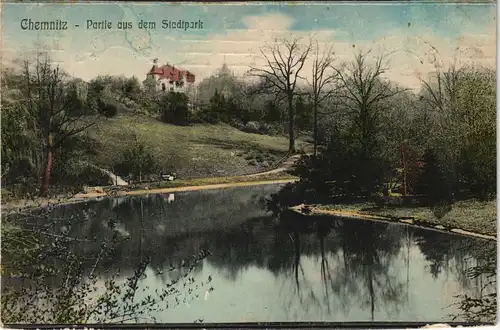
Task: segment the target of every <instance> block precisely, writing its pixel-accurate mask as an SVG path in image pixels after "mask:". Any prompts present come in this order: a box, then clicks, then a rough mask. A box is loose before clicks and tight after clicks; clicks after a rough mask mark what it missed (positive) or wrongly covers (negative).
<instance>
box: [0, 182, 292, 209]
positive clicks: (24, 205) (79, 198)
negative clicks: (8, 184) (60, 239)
mask: <svg viewBox="0 0 500 330" xmlns="http://www.w3.org/2000/svg"><path fill="white" fill-rule="evenodd" d="M297 180H298V179H275V180H271V179H270V180H258V181H257V180H255V181H242V182H229V183H218V184H205V185H193V186H179V187H168V188H154V189H137V190H131V191H125V190H119V191H117V192H113V193H107V192H95V191H94V192H88V193H80V194H76V195H74V196H73V197H70V198H64V197H59V198H48V199H42V200H38V201H37V200H18V201H13V202H6V203H2V205H1V208H2V213H4V212H5V211H13V210H14V212H15V210H23V209H29V208H42V207H46V206H49V205H51V206H53V205H69V204H75V203H82V202H87V201H92V200H95V199H97V198H106V197H109V198H114V197H124V196H140V195H149V194H165V193H174V192H184V191H198V190H211V189H224V188H236V187H250V186H259V185H268V184H284V183H291V182H295V181H297Z"/></svg>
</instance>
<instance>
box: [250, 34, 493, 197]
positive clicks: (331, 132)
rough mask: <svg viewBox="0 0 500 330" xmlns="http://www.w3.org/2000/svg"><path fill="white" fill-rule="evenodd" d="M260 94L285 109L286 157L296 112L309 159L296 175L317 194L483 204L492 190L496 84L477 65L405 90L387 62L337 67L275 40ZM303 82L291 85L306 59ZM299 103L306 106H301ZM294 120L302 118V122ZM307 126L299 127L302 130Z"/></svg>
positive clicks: (329, 58)
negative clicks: (309, 143)
mask: <svg viewBox="0 0 500 330" xmlns="http://www.w3.org/2000/svg"><path fill="white" fill-rule="evenodd" d="M262 55H263V57H264V59H265V61H266V63H267V64H266V65H265V66H264V67H263V68H252V70H251V71H250V74H251V75H253V76H255V77H258V78H260V79H261V80H262V81H263V83H262V84H261V86H260V87H261V88H260V90H259V91H260V92H263V93H266V94H268V95H273V96H274V97H275V99H276V101H277V102H278V103H279V102H281V101H285V105H286V108H287V113H286V116H284V117H285V118H286V120H287V121H288V124H289V131H288V133H289V149H290V151H291V152H293V151H294V150H295V144H294V143H295V135H294V133H295V130H296V129H297V128H298V126H299V125H297V124H298V123H296V121H297V118H300V117H299V116H300V114H301V113H304V108H305V109H307V110H308V111H309V112H312V116H309V117H308V116H305V117H302V118H301V119H300V121H301V124H305V123H307V119H308V118H309V120H311V124H310V125H309V127H310V126H312V140H313V141H314V151H313V155H312V156H305V157H304V158H303V159H302V162H301V165H300V166H299V167H298V170H297V171H298V174H299V175H300V176H301V177H302V178H303V180H302V183H301V184H304V182H306V186H308V188H307V189H309V190H314V191H315V193H316V194H326V195H328V196H331V195H352V196H373V194H377V193H382V192H384V191H385V192H386V193H388V192H389V191H391V189H394V188H396V187H397V186H398V185H400V187H399V188H400V191H401V193H402V194H405V195H407V194H426V195H430V196H431V197H432V198H431V199H432V200H434V201H438V200H447V201H450V200H451V199H452V198H453V196H455V197H457V196H467V197H477V198H481V199H485V198H489V197H492V196H493V195H494V194H495V187H496V157H495V150H496V144H495V141H496V133H495V132H496V121H495V118H496V80H495V72H494V70H491V69H487V68H484V67H479V66H474V65H471V66H463V67H460V68H458V67H456V66H453V65H452V66H450V67H449V68H448V69H445V70H443V69H439V68H436V71H435V72H434V74H433V75H432V76H431V77H430V78H429V79H428V80H422V88H421V89H420V91H417V92H414V91H410V90H407V89H405V88H402V87H401V86H398V85H397V84H395V83H393V82H391V81H389V80H387V79H386V77H384V74H385V73H386V72H387V70H388V69H389V66H388V64H387V63H388V61H387V58H385V57H384V56H378V57H376V56H372V55H371V53H370V52H368V53H358V54H356V55H355V57H354V59H353V60H352V61H350V62H347V63H336V60H335V58H334V54H333V52H332V47H331V46H328V47H326V48H325V51H324V52H323V53H321V52H320V51H319V47H318V44H316V46H313V43H312V42H309V43H308V44H303V43H302V44H301V43H300V42H299V39H294V40H293V41H286V40H285V41H279V40H276V41H275V43H274V44H273V45H272V46H269V47H268V48H266V49H263V50H262ZM311 57H312V59H313V61H312V72H311V74H310V75H309V76H311V77H312V80H311V81H309V80H306V79H304V81H303V82H304V83H303V84H302V85H301V86H300V87H299V85H298V81H299V79H300V77H301V76H302V75H306V74H307V73H305V72H303V71H304V70H303V67H304V63H305V62H306V60H307V59H308V58H311ZM304 96H305V97H306V99H307V106H306V107H304V106H303V99H304ZM302 116H303V115H302ZM306 126H307V124H306Z"/></svg>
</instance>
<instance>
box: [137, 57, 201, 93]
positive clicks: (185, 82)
mask: <svg viewBox="0 0 500 330" xmlns="http://www.w3.org/2000/svg"><path fill="white" fill-rule="evenodd" d="M156 62H157V61H156V60H155V64H154V65H153V67H152V68H151V70H149V72H148V73H147V78H146V79H151V78H153V79H154V80H155V82H156V90H158V91H167V92H168V91H172V92H185V91H186V89H187V87H189V86H190V85H192V84H193V83H194V82H195V75H194V74H192V73H191V72H189V71H187V70H183V69H181V68H178V67H175V66H173V65H170V64H168V63H167V64H166V65H163V66H158V65H157V63H156Z"/></svg>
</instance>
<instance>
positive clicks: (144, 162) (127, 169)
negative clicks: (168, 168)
mask: <svg viewBox="0 0 500 330" xmlns="http://www.w3.org/2000/svg"><path fill="white" fill-rule="evenodd" d="M157 167H158V164H157V161H156V158H155V156H154V155H153V153H152V152H150V151H149V150H148V149H147V148H146V145H145V144H144V143H142V142H139V141H138V140H137V139H136V141H135V144H134V145H133V146H132V147H131V148H129V149H128V150H125V152H124V153H123V154H122V156H121V160H120V161H119V162H118V163H116V165H115V166H114V168H115V171H116V172H117V174H118V175H121V176H127V175H129V174H132V176H133V178H134V179H135V180H138V181H142V179H143V178H144V177H145V176H147V175H150V174H153V173H155V172H156V171H157Z"/></svg>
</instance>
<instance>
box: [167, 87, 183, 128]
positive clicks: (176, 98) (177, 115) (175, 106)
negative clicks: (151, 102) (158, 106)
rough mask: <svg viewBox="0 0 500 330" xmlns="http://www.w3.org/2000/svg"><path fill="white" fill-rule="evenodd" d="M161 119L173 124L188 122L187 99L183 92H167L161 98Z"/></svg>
mask: <svg viewBox="0 0 500 330" xmlns="http://www.w3.org/2000/svg"><path fill="white" fill-rule="evenodd" d="M162 102H163V103H164V104H163V111H162V116H161V118H162V121H164V122H166V123H170V124H174V125H187V124H188V123H189V108H188V102H189V99H188V97H187V95H186V94H184V93H177V92H169V93H168V94H167V95H166V96H165V97H164V99H163V100H162Z"/></svg>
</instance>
